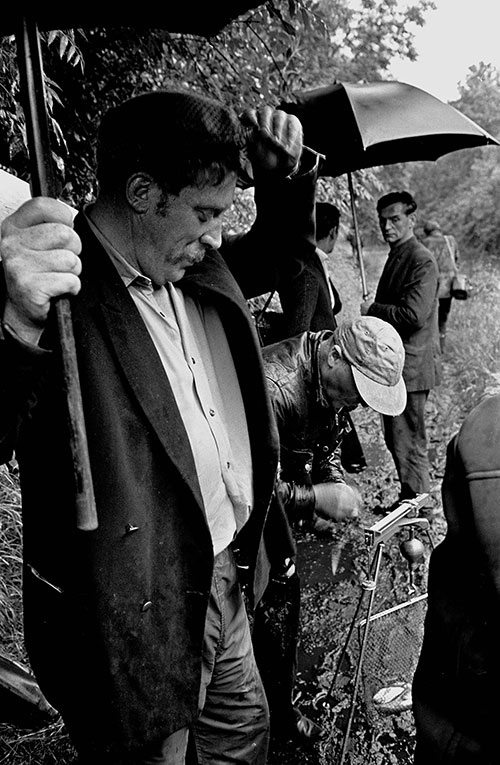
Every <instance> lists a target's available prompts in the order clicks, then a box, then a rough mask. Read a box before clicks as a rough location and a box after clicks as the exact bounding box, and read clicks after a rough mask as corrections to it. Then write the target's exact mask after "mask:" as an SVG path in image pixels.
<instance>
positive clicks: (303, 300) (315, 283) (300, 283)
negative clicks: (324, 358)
mask: <svg viewBox="0 0 500 765" xmlns="http://www.w3.org/2000/svg"><path fill="white" fill-rule="evenodd" d="M293 266H294V264H293V263H292V262H291V263H290V264H289V267H288V269H287V271H288V272H291V273H287V278H286V279H284V278H282V279H280V281H279V285H278V292H279V296H280V302H281V307H282V309H283V337H294V335H298V334H299V333H300V332H306V331H308V330H309V329H310V328H311V321H312V318H313V316H314V313H315V310H316V306H317V303H318V296H319V291H320V281H319V278H318V276H316V275H315V273H314V271H313V270H312V269H311V268H310V267H308V266H307V265H306V264H300V263H297V262H296V263H295V268H296V269H297V270H298V271H299V272H298V273H294V272H293Z"/></svg>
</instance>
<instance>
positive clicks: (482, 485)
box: [443, 395, 500, 598]
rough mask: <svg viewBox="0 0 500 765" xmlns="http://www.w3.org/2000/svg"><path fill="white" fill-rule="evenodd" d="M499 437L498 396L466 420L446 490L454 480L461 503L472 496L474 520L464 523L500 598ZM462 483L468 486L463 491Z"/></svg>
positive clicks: (450, 461) (450, 453)
mask: <svg viewBox="0 0 500 765" xmlns="http://www.w3.org/2000/svg"><path fill="white" fill-rule="evenodd" d="M499 438H500V396H498V395H496V396H491V397H489V398H488V399H485V400H484V401H483V402H482V403H481V404H480V405H479V406H478V407H476V409H474V410H473V411H472V412H471V413H470V414H469V416H468V417H467V418H466V419H465V421H464V423H463V425H462V428H461V430H460V433H459V435H458V438H457V440H456V452H455V451H451V446H450V449H449V451H448V455H447V464H446V472H445V481H444V483H443V491H444V490H445V488H446V485H447V484H449V483H450V481H453V482H454V486H452V491H453V490H454V491H455V493H459V494H460V498H461V501H463V502H464V503H465V502H466V497H467V493H469V496H470V510H471V517H467V518H464V519H462V522H463V523H467V524H468V525H469V524H470V539H471V543H472V540H473V537H474V536H475V537H476V541H477V545H478V547H479V550H480V553H481V555H482V556H483V559H484V565H485V569H486V571H487V573H488V575H489V577H490V579H491V582H492V584H493V587H494V589H495V591H496V593H497V595H498V597H499V598H500V513H499V512H498V497H499V494H500V458H499V454H498V441H499ZM458 481H461V482H463V483H465V484H466V485H465V486H464V487H463V488H460V484H458ZM464 507H465V505H464ZM451 531H453V529H452V530H451ZM466 533H467V531H466Z"/></svg>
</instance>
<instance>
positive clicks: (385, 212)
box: [379, 202, 407, 218]
mask: <svg viewBox="0 0 500 765" xmlns="http://www.w3.org/2000/svg"><path fill="white" fill-rule="evenodd" d="M406 214H407V213H406V206H405V205H404V204H403V203H402V202H394V203H393V204H392V205H387V207H383V208H382V210H380V212H379V217H381V218H392V217H393V216H395V215H406Z"/></svg>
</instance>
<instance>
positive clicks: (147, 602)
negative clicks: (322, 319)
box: [0, 91, 301, 765]
mask: <svg viewBox="0 0 500 765" xmlns="http://www.w3.org/2000/svg"><path fill="white" fill-rule="evenodd" d="M246 122H247V128H248V126H250V128H251V130H250V138H248V129H247V130H246V131H242V130H241V125H240V122H239V120H238V119H237V118H236V116H235V115H234V114H233V113H232V112H231V111H230V110H228V109H226V108H225V107H223V106H222V105H221V104H219V103H218V102H216V101H213V100H211V99H205V98H203V97H199V96H194V95H193V94H189V93H185V92H176V91H173V92H162V91H159V92H158V91H157V92H155V93H148V94H143V95H141V96H138V97H136V98H133V99H130V100H129V101H127V102H125V103H123V104H122V105H121V106H119V107H116V108H115V109H112V110H110V112H108V114H107V115H106V116H105V118H104V120H103V122H102V125H101V129H100V142H99V150H98V173H97V174H98V181H99V194H98V196H97V199H96V201H95V203H94V204H93V205H90V206H88V207H86V208H85V210H84V211H83V212H81V213H80V214H79V215H78V216H77V219H76V221H75V226H74V228H73V226H72V214H71V211H70V210H69V209H68V208H66V206H65V205H63V204H62V203H60V202H58V201H56V200H51V199H44V198H39V199H35V200H31V201H29V202H27V203H25V204H24V205H23V206H22V207H21V208H20V209H19V210H17V211H16V212H15V213H14V214H13V215H12V216H10V217H9V218H8V219H6V221H4V223H3V226H2V242H1V258H2V266H3V272H4V285H3V286H4V288H5V289H4V290H3V291H2V317H3V323H2V336H1V339H0V354H1V365H2V379H1V395H0V405H1V407H2V409H1V416H0V423H1V432H0V459H1V461H2V462H5V461H8V460H9V459H10V458H11V456H12V453H13V450H15V454H16V457H17V460H18V462H19V466H20V478H21V489H22V501H23V527H24V602H25V635H26V643H27V648H28V652H29V656H30V661H31V664H32V667H33V669H34V672H35V674H36V677H37V680H38V682H39V684H40V687H41V689H42V691H43V692H44V694H45V695H46V697H47V699H48V700H49V701H50V702H51V703H52V704H53V705H54V706H55V707H56V708H57V709H58V710H59V711H60V712H61V714H62V716H63V719H64V721H65V724H66V727H67V729H68V731H69V733H70V736H71V738H72V741H73V742H74V744H75V746H76V748H77V750H78V753H79V756H80V761H81V762H82V763H86V764H89V763H93V764H94V763H97V762H98V763H100V764H101V763H102V764H104V763H106V765H107V764H108V763H109V764H111V763H113V765H116V764H117V763H132V762H133V763H134V764H135V765H139V764H142V763H143V764H144V765H146V764H149V763H150V762H155V763H160V762H163V763H168V765H181V764H182V763H184V762H185V758H186V749H187V746H188V734H190V735H191V742H192V743H193V745H194V748H195V749H196V751H197V755H198V757H199V758H201V759H202V760H203V761H204V762H207V763H208V762H213V761H216V762H218V763H222V762H234V761H241V762H246V763H252V764H254V765H263V764H264V763H265V761H266V753H267V744H268V708H267V701H266V699H265V695H264V692H263V688H262V683H261V680H260V677H259V674H258V672H257V669H256V665H255V660H254V657H253V651H252V646H251V640H250V633H249V624H248V619H247V616H246V612H245V606H244V602H243V599H242V594H241V590H240V586H239V581H238V580H239V576H238V570H237V565H236V561H235V555H239V556H240V560H239V564H240V566H241V568H240V570H241V571H246V572H248V577H247V579H248V585H249V597H250V599H252V597H254V598H258V597H259V595H260V594H261V592H262V590H263V588H264V587H265V583H266V570H267V562H266V561H267V558H266V555H265V553H264V549H263V545H262V544H261V537H262V529H263V526H264V522H265V519H266V514H267V509H268V505H269V501H270V497H271V494H272V488H273V485H274V479H275V473H276V466H277V434H276V429H275V425H274V420H273V417H272V411H271V406H270V403H269V398H268V394H267V391H266V386H265V381H264V376H263V370H262V363H261V357H260V349H259V346H258V342H257V337H256V334H255V330H254V326H253V323H252V320H251V317H250V315H249V313H248V311H247V308H246V303H245V300H244V298H243V295H242V293H241V291H240V289H239V287H238V285H237V283H236V282H235V281H234V278H233V277H232V275H231V273H230V271H229V270H228V267H227V264H226V262H225V261H224V260H223V259H222V258H221V257H220V255H219V254H218V252H217V248H218V247H219V246H220V244H221V220H222V214H223V213H224V211H225V210H226V209H227V208H228V207H229V205H230V204H231V203H232V199H233V193H234V189H235V184H236V179H237V174H238V172H239V169H240V150H241V148H243V145H244V141H245V140H246V141H247V142H248V143H247V147H248V150H249V153H250V157H251V159H252V160H253V162H254V165H255V166H256V167H257V168H259V169H260V171H261V173H262V174H264V175H265V174H267V176H266V177H268V178H270V177H271V176H273V177H279V178H280V179H281V182H282V183H283V185H288V186H289V185H290V184H291V183H293V182H292V181H290V180H287V179H286V176H287V175H288V173H289V172H290V171H296V170H297V168H298V163H299V158H300V155H301V128H300V123H298V121H297V120H296V118H290V117H288V116H287V115H285V114H284V113H282V112H275V111H274V110H272V109H270V108H268V107H265V108H263V109H262V110H259V112H253V111H252V112H249V113H248V114H247V115H246ZM299 176H300V173H299V174H298V176H297V177H299ZM250 238H251V237H250ZM251 241H255V239H253V240H252V238H251ZM238 244H241V245H242V247H241V249H242V251H243V252H244V251H245V249H244V248H245V243H244V241H243V240H241V241H240V242H236V243H235V244H234V248H235V250H238V249H239V247H238ZM257 255H258V252H255V257H256V258H257ZM226 256H227V260H228V262H230V260H231V257H233V256H234V257H235V258H236V259H237V260H238V264H239V269H240V271H241V270H242V267H243V266H242V264H241V261H240V260H239V259H238V258H237V256H238V252H237V251H234V250H233V252H230V251H228V252H227V254H226ZM262 256H263V257H264V256H265V252H263V253H262ZM247 267H248V269H249V270H250V271H251V272H252V273H253V272H254V268H255V262H247ZM240 277H241V274H240ZM62 294H71V295H73V296H75V297H74V299H73V311H72V313H73V324H74V334H75V342H76V352H77V356H78V364H79V371H80V380H81V388H82V398H83V409H84V415H85V423H86V431H87V438H88V444H89V454H90V462H91V468H92V475H93V484H94V491H95V497H96V506H97V517H98V528H97V529H96V530H94V531H79V530H77V528H76V522H75V516H76V513H75V479H74V471H73V466H72V462H71V453H70V449H69V442H70V434H69V432H68V424H67V416H66V407H65V402H64V395H63V390H64V380H63V374H62V370H61V366H60V359H59V353H58V342H57V331H56V326H55V316H54V315H53V312H49V308H50V305H51V302H52V301H53V299H55V298H57V297H58V296H60V295H62Z"/></svg>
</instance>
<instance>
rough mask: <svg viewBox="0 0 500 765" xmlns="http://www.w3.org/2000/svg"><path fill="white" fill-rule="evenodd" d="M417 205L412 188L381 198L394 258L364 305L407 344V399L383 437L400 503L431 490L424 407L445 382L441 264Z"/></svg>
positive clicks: (380, 212) (383, 223) (389, 420)
mask: <svg viewBox="0 0 500 765" xmlns="http://www.w3.org/2000/svg"><path fill="white" fill-rule="evenodd" d="M416 209H417V204H416V202H415V200H414V199H413V197H412V196H411V194H410V193H409V192H407V191H395V192H391V193H389V194H386V195H384V196H383V197H381V198H380V199H379V200H378V202H377V212H378V217H379V223H380V229H381V231H382V236H383V237H384V239H385V241H386V242H387V243H388V244H389V247H390V250H389V256H388V258H387V261H386V263H385V266H384V269H383V271H382V275H381V276H380V279H379V282H378V286H377V291H376V295H375V300H366V301H364V302H363V303H362V304H361V307H360V310H361V314H362V315H363V316H377V317H379V318H380V319H384V320H385V321H387V322H389V324H392V326H393V327H394V328H395V329H396V330H397V331H398V332H399V334H400V335H401V338H402V340H403V344H404V347H405V367H404V371H403V378H404V381H405V383H406V389H407V391H408V402H407V405H406V408H405V410H404V412H403V413H402V414H400V415H399V416H397V417H388V416H384V418H383V424H384V437H385V443H386V445H387V448H388V449H389V451H390V452H391V454H392V457H393V459H394V463H395V465H396V470H397V474H398V478H399V482H400V491H399V499H398V501H401V500H404V499H411V498H413V497H415V496H416V495H417V494H420V493H423V492H428V491H429V489H430V476H429V458H428V454H427V435H426V428H425V405H426V402H427V398H428V396H429V391H430V389H431V388H433V387H434V386H435V385H438V384H439V381H440V356H441V354H440V347H439V331H438V318H437V308H438V305H437V294H438V268H437V265H436V261H435V259H434V256H433V255H432V253H430V252H429V250H427V249H426V248H425V247H424V246H423V244H421V243H420V242H419V241H417V239H416V238H415V236H414V234H413V228H414V226H415V220H416V216H415V211H416Z"/></svg>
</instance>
